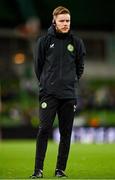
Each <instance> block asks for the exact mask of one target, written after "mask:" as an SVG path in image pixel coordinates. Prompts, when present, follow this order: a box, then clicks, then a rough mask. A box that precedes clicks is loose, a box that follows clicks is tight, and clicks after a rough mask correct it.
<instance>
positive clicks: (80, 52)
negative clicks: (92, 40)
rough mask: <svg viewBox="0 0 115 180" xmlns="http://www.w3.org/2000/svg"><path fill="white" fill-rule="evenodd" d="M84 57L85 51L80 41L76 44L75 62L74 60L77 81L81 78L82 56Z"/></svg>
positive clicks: (82, 68) (82, 70) (82, 69)
mask: <svg viewBox="0 0 115 180" xmlns="http://www.w3.org/2000/svg"><path fill="white" fill-rule="evenodd" d="M85 55H86V50H85V46H84V43H83V41H82V40H81V39H79V41H78V42H77V60H76V74H77V78H78V80H79V79H80V78H81V76H82V74H83V72H84V56H85Z"/></svg>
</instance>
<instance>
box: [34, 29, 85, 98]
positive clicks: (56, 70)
mask: <svg viewBox="0 0 115 180" xmlns="http://www.w3.org/2000/svg"><path fill="white" fill-rule="evenodd" d="M84 55H85V48H84V44H83V42H82V40H81V39H79V38H78V37H75V36H74V35H72V34H71V33H70V32H69V33H67V34H62V33H56V32H55V29H54V27H53V26H51V27H50V28H49V29H48V33H47V35H45V36H42V37H40V38H39V39H38V41H37V44H36V48H35V54H34V59H35V73H36V75H37V78H38V80H39V82H40V86H39V87H40V93H41V94H51V95H54V96H56V97H57V98H75V97H76V93H75V91H76V82H77V80H79V79H80V77H81V75H82V73H83V70H84Z"/></svg>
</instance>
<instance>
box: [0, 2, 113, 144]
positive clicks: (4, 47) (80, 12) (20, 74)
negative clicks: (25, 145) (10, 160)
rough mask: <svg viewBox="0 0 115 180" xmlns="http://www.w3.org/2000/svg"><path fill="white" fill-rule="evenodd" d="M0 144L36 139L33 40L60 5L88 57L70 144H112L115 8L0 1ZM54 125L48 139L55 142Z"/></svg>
mask: <svg viewBox="0 0 115 180" xmlns="http://www.w3.org/2000/svg"><path fill="white" fill-rule="evenodd" d="M0 3H1V5H0V139H1V140H2V139H17V138H18V139H20V138H31V139H33V138H35V137H36V133H37V129H38V124H39V119H38V106H39V102H38V88H39V87H38V83H37V79H36V77H35V74H34V68H33V63H34V62H33V48H34V45H35V40H36V38H37V37H39V36H40V35H41V34H44V33H46V31H47V28H48V27H49V26H50V24H51V20H52V14H51V13H52V11H53V9H54V8H55V7H56V6H58V5H64V6H66V7H67V8H69V9H70V11H71V14H72V30H73V31H74V33H75V34H77V35H78V36H80V37H81V38H83V40H84V43H85V46H86V50H87V56H86V60H85V73H84V75H83V77H82V79H81V82H80V86H79V92H78V109H77V112H76V117H75V121H74V127H73V134H72V140H73V141H74V142H77V141H78V142H86V143H90V142H91V143H93V142H98V143H99V142H100V143H102V142H108V143H112V142H115V13H114V7H115V2H114V1H112V0H110V1H109V2H108V1H107V2H105V1H104V0H101V1H99V0H94V1H91V0H87V1H85V0H81V1H78V0H73V1H71V0H61V1H60V0H56V1H54V0H49V1H47V0H42V1H40V0H39V1H38V0H12V1H8V0H1V1H0ZM57 125H58V121H57V119H56V120H55V123H54V127H53V130H52V133H51V138H54V139H55V140H56V141H58V140H59V133H58V129H57Z"/></svg>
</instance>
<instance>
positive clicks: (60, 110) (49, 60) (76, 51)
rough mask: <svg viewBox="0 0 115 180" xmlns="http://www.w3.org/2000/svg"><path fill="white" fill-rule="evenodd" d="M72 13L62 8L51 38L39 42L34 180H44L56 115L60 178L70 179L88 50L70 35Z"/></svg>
mask: <svg viewBox="0 0 115 180" xmlns="http://www.w3.org/2000/svg"><path fill="white" fill-rule="evenodd" d="M70 21H71V19H70V12H69V10H68V9H67V8H65V7H62V6H59V7H57V8H56V9H54V11H53V21H52V25H51V27H50V28H49V29H48V33H47V35H45V36H43V37H41V38H39V40H38V42H37V45H36V50H35V72H36V75H37V78H38V81H39V101H40V108H39V116H40V117H39V118H40V125H39V131H38V136H37V143H36V158H35V170H34V174H33V175H32V176H31V178H42V177H43V163H44V158H45V153H46V149H47V142H48V135H49V133H50V131H51V128H52V125H53V122H54V119H55V116H56V113H57V115H58V119H59V132H60V143H59V150H58V156H57V164H56V169H55V176H56V177H66V175H65V173H64V170H65V168H66V164H67V159H68V154H69V149H70V140H71V132H72V125H73V119H74V114H75V107H76V82H77V80H79V79H80V77H81V75H82V73H83V69H84V62H83V59H84V55H85V49H84V45H83V42H82V40H81V39H79V38H77V37H74V35H72V34H71V33H70Z"/></svg>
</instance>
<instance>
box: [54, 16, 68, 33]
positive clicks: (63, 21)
mask: <svg viewBox="0 0 115 180" xmlns="http://www.w3.org/2000/svg"><path fill="white" fill-rule="evenodd" d="M54 19H55V23H56V24H55V27H56V31H57V32H60V33H67V32H68V31H69V30H70V15H69V14H59V15H57V16H56V17H55V18H54Z"/></svg>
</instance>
